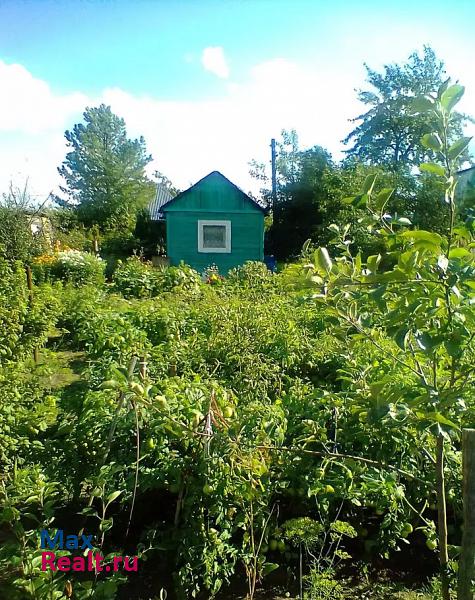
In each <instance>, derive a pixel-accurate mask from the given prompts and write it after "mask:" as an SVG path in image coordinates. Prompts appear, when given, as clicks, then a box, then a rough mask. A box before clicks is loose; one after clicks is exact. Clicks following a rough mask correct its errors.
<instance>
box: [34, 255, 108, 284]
mask: <svg viewBox="0 0 475 600" xmlns="http://www.w3.org/2000/svg"><path fill="white" fill-rule="evenodd" d="M32 267H33V273H34V276H35V280H36V281H37V282H44V281H52V280H61V281H64V282H66V283H72V284H73V285H88V284H93V285H102V284H103V283H104V270H105V262H104V261H103V260H102V259H101V258H99V257H97V256H94V254H89V253H88V252H81V251H79V250H71V249H67V250H62V251H59V252H55V253H54V254H43V255H41V256H39V257H37V258H36V259H35V260H34V261H33V264H32Z"/></svg>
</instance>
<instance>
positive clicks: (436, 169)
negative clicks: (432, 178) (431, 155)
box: [419, 163, 445, 177]
mask: <svg viewBox="0 0 475 600" xmlns="http://www.w3.org/2000/svg"><path fill="white" fill-rule="evenodd" d="M419 169H420V170H421V171H424V172H426V173H432V174H433V175H437V176H438V177H444V176H445V170H444V167H441V166H440V165H436V164H435V163H422V164H420V165H419Z"/></svg>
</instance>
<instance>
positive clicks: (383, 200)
mask: <svg viewBox="0 0 475 600" xmlns="http://www.w3.org/2000/svg"><path fill="white" fill-rule="evenodd" d="M393 193H394V190H393V189H392V188H383V189H382V190H381V191H380V192H378V194H377V196H376V198H375V200H374V206H375V208H376V210H379V211H383V209H384V207H385V206H386V204H387V203H388V200H389V199H390V198H391V196H392V195H393Z"/></svg>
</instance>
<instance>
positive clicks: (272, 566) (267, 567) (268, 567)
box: [262, 563, 279, 576]
mask: <svg viewBox="0 0 475 600" xmlns="http://www.w3.org/2000/svg"><path fill="white" fill-rule="evenodd" d="M278 568H279V565H278V564H277V563H265V564H264V566H263V567H262V574H263V575H264V576H265V575H269V573H272V571H275V570H276V569H278Z"/></svg>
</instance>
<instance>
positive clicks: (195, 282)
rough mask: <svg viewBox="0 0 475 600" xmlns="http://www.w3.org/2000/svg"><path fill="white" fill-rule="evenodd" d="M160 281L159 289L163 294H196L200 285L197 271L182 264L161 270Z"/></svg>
mask: <svg viewBox="0 0 475 600" xmlns="http://www.w3.org/2000/svg"><path fill="white" fill-rule="evenodd" d="M160 279H161V289H162V291H164V292H171V291H178V290H185V291H188V292H196V291H198V289H199V287H200V285H201V277H200V274H199V273H198V271H195V270H194V269H192V268H191V267H190V266H188V265H185V264H184V263H183V262H182V263H180V264H179V265H178V266H177V267H168V268H166V269H162V270H161V278H160Z"/></svg>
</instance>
